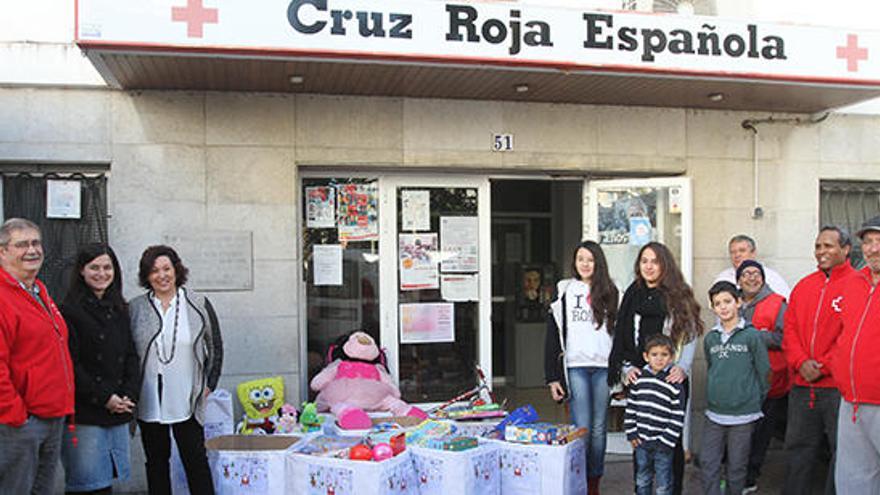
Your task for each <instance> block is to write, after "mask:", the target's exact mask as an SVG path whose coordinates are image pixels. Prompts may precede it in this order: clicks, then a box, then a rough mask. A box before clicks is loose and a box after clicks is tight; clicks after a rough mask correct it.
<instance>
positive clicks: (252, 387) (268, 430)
mask: <svg viewBox="0 0 880 495" xmlns="http://www.w3.org/2000/svg"><path fill="white" fill-rule="evenodd" d="M236 391H237V394H238V400H239V401H241V406H242V407H243V408H244V418H243V419H242V421H241V422H240V423H238V426H237V427H236V433H239V434H241V435H271V434H272V433H275V424H276V422H277V421H278V409H280V408H281V405H282V404H284V380H283V379H282V378H281V377H280V376H273V377H271V378H261V379H259V380H251V381H249V382H242V383H240V384H238V388H237V389H236Z"/></svg>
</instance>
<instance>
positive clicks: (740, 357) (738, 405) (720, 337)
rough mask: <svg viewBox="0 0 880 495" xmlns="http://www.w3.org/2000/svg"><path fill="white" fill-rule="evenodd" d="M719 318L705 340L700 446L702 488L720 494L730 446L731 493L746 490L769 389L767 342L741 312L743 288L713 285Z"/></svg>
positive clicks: (712, 295) (712, 298)
mask: <svg viewBox="0 0 880 495" xmlns="http://www.w3.org/2000/svg"><path fill="white" fill-rule="evenodd" d="M709 302H710V303H711V305H712V311H714V312H715V315H717V316H718V320H719V323H718V324H717V325H715V327H714V328H713V329H712V331H711V332H709V333H708V334H706V336H705V338H704V339H703V350H704V351H705V354H706V362H707V364H708V372H707V379H706V397H707V398H708V407H707V408H706V426H705V428H704V429H703V441H702V447H701V449H700V464H701V466H702V475H703V492H704V493H706V494H710V495H715V494H718V495H720V494H721V461H722V459H723V457H724V452H725V449H726V451H727V490H726V493H728V494H737V495H739V494H740V493H742V491H743V488H745V482H746V471H747V467H748V460H749V448H750V447H751V438H752V429H753V428H754V426H755V423H756V422H757V421H758V420H759V419H761V417H762V416H763V414H762V413H761V403H762V402H763V401H764V397H765V396H766V395H767V391H768V390H769V389H770V360H769V359H768V357H767V347H766V346H765V345H764V341H763V340H762V339H761V336H760V335H759V334H758V331H757V330H755V328H754V327H752V325H751V324H748V323H746V322H745V321H744V320H742V319H741V318H740V317H739V308H740V306H741V305H742V299H741V298H740V293H739V290H738V289H737V288H736V286H735V285H733V284H732V283H730V282H717V283H716V284H715V285H713V286H712V288H711V289H709Z"/></svg>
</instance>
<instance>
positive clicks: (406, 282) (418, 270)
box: [398, 234, 440, 290]
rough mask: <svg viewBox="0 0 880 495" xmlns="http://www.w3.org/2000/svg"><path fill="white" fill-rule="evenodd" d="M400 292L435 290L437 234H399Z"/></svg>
mask: <svg viewBox="0 0 880 495" xmlns="http://www.w3.org/2000/svg"><path fill="white" fill-rule="evenodd" d="M398 257H399V259H400V290H421V289H437V288H439V287H440V274H439V272H438V271H437V234H400V243H399V250H398Z"/></svg>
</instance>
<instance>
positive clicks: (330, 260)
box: [312, 244, 342, 285]
mask: <svg viewBox="0 0 880 495" xmlns="http://www.w3.org/2000/svg"><path fill="white" fill-rule="evenodd" d="M312 273H314V277H313V281H312V282H313V283H314V284H315V285H342V246H340V245H339V244H316V245H314V246H312Z"/></svg>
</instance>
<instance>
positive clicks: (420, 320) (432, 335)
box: [400, 303, 455, 344]
mask: <svg viewBox="0 0 880 495" xmlns="http://www.w3.org/2000/svg"><path fill="white" fill-rule="evenodd" d="M433 342H455V305H454V304H452V303H418V304H401V305H400V343H401V344H429V343H433Z"/></svg>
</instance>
